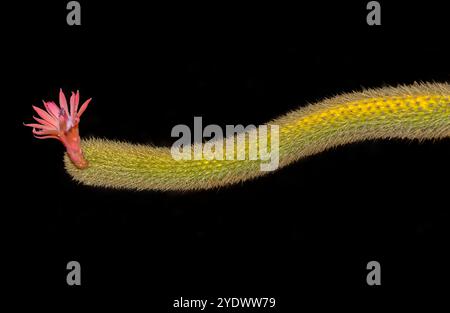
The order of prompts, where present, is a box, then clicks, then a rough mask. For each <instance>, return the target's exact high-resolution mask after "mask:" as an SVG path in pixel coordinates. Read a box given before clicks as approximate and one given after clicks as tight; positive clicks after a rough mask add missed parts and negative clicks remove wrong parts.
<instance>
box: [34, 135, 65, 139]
mask: <svg viewBox="0 0 450 313" xmlns="http://www.w3.org/2000/svg"><path fill="white" fill-rule="evenodd" d="M34 138H37V139H59V138H58V136H36V135H34Z"/></svg>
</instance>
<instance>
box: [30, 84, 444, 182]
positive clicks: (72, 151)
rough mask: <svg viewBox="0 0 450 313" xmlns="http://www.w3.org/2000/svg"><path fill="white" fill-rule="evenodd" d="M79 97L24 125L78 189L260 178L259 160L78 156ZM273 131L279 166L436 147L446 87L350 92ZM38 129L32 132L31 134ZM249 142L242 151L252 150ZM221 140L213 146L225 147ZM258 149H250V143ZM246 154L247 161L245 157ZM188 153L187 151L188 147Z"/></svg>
mask: <svg viewBox="0 0 450 313" xmlns="http://www.w3.org/2000/svg"><path fill="white" fill-rule="evenodd" d="M78 98H79V95H78V93H76V94H73V95H72V97H71V101H70V102H71V111H70V114H69V111H68V110H67V104H66V101H65V98H64V95H62V93H61V95H60V106H61V107H60V108H58V107H57V106H56V105H54V104H53V103H51V102H50V103H44V105H45V106H46V108H47V112H44V111H43V110H40V109H38V108H35V110H36V112H37V113H38V114H39V116H40V117H41V118H42V119H38V118H35V119H36V120H37V121H38V122H40V123H41V124H29V125H27V126H31V127H33V128H34V130H33V133H34V134H35V135H38V136H44V137H40V138H49V137H50V138H57V139H59V140H60V141H62V142H63V144H64V145H65V146H66V149H67V156H68V157H66V158H65V167H66V170H67V172H68V173H69V174H70V175H71V176H72V177H73V178H74V179H75V180H76V181H78V182H81V183H84V184H87V185H92V186H102V187H110V188H126V189H135V190H198V189H211V188H217V187H221V186H226V185H229V184H234V183H237V182H241V181H245V180H248V179H251V178H254V177H257V176H260V175H263V174H266V173H267V172H264V171H261V170H260V164H261V160H250V159H248V158H246V159H245V160H218V159H209V158H206V157H204V158H200V159H193V160H184V159H175V158H173V156H172V154H171V149H170V148H168V147H152V146H145V145H134V144H130V143H124V142H116V141H109V140H102V139H89V140H83V141H82V142H81V146H82V148H83V152H84V156H85V157H86V159H87V160H88V161H89V166H87V161H85V159H84V158H83V153H82V152H81V149H80V141H79V136H78V122H79V118H80V116H81V114H82V113H83V112H84V110H85V109H86V107H87V104H88V103H89V100H88V101H86V102H85V103H84V104H83V106H82V107H81V109H80V110H79V111H78V112H77V111H76V110H77V106H78ZM268 124H270V125H277V126H278V127H279V141H278V143H279V149H278V150H279V165H280V167H282V166H286V165H288V164H290V163H292V162H294V161H296V160H298V159H301V158H303V157H305V156H309V155H313V154H316V153H319V152H322V151H324V150H327V149H329V148H331V147H336V146H339V145H344V144H348V143H352V142H357V141H363V140H371V139H378V138H380V139H391V138H403V139H419V140H422V139H440V138H446V137H450V85H449V84H447V83H443V84H438V83H427V84H414V85H411V86H400V87H395V88H393V87H387V88H379V89H372V90H370V89H369V90H365V91H362V92H354V93H349V94H344V95H341V96H336V97H333V98H330V99H325V100H323V101H321V102H318V103H316V104H312V105H309V106H307V107H303V108H299V109H297V110H295V111H292V112H289V113H287V114H286V115H284V116H281V117H279V118H276V119H274V120H273V121H271V122H270V123H268ZM36 129H38V130H36ZM258 137H259V134H258V135H256V136H249V143H248V145H247V146H246V147H247V148H248V146H250V145H252V144H254V143H255V142H254V141H257V142H259V138H258ZM225 140H227V138H223V139H220V142H219V145H222V144H223V146H225ZM256 144H257V143H256ZM247 148H246V154H248V152H249V151H248V149H247ZM192 150H194V146H192Z"/></svg>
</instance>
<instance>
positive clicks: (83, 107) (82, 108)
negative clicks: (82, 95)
mask: <svg viewBox="0 0 450 313" xmlns="http://www.w3.org/2000/svg"><path fill="white" fill-rule="evenodd" d="M91 100H92V98H89V99H87V100H86V101H85V102H84V103H83V105H82V106H81V108H80V111H78V118H80V117H81V115H82V114H83V112H84V111H85V110H86V109H87V107H88V105H89V102H91Z"/></svg>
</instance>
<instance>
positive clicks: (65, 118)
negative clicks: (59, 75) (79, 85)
mask: <svg viewBox="0 0 450 313" xmlns="http://www.w3.org/2000/svg"><path fill="white" fill-rule="evenodd" d="M91 100H92V98H90V99H88V100H86V101H85V102H84V103H83V105H82V106H81V108H80V110H78V104H79V101H80V92H79V91H77V92H76V93H74V92H72V96H71V97H70V111H69V108H68V106H67V100H66V96H65V95H64V93H63V92H62V90H61V89H60V91H59V107H58V105H56V103H54V102H52V101H50V102H45V101H44V108H45V110H43V109H41V108H38V107H36V106H33V109H34V110H35V111H36V113H37V115H39V117H36V116H33V118H34V119H35V121H36V122H38V123H31V124H25V126H28V127H32V128H33V135H34V136H35V137H36V138H38V139H48V138H53V139H58V140H59V141H61V142H62V143H63V144H64V146H65V147H66V150H67V154H68V155H69V158H70V160H71V161H72V162H73V164H74V165H75V166H76V167H78V168H80V169H84V168H86V167H87V166H88V162H87V161H86V159H85V158H84V156H83V152H82V151H81V140H80V135H79V131H78V125H79V123H80V117H81V115H82V114H83V112H84V111H85V110H86V108H87V106H88V105H89V103H90V102H91Z"/></svg>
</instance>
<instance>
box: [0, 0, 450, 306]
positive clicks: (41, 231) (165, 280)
mask: <svg viewBox="0 0 450 313" xmlns="http://www.w3.org/2000/svg"><path fill="white" fill-rule="evenodd" d="M393 2H394V1H380V3H381V7H382V26H368V25H367V24H366V14H367V10H366V7H365V6H366V3H367V2H366V1H360V2H345V3H344V2H343V1H340V2H339V3H327V2H323V1H318V2H315V3H314V4H308V3H303V2H300V1H298V2H297V3H295V4H293V3H290V4H275V3H273V2H272V3H268V4H262V3H251V4H250V3H247V4H246V5H245V6H244V5H243V4H242V3H234V4H232V3H226V2H213V3H211V1H210V2H209V3H200V2H195V3H184V4H182V5H181V4H178V3H175V2H170V3H169V2H167V3H165V4H147V5H144V4H143V3H140V2H137V1H121V2H117V3H114V2H104V3H103V2H96V3H95V4H94V3H93V2H92V1H80V3H81V8H82V17H81V19H82V25H81V26H72V27H70V26H68V25H67V24H66V14H67V10H66V8H65V5H66V1H60V2H48V3H45V4H44V3H41V2H39V3H36V2H34V3H24V2H21V3H18V4H15V5H14V6H11V7H6V6H4V7H3V18H2V22H3V23H2V24H3V25H4V26H3V29H2V32H3V33H4V36H3V38H4V40H3V43H4V44H3V48H2V50H3V52H4V71H3V75H4V77H5V78H6V81H7V82H6V83H5V84H4V85H3V86H4V87H6V90H5V92H4V101H5V103H3V105H2V107H3V108H2V110H3V118H2V120H3V126H4V127H5V129H4V132H5V133H4V144H5V149H4V151H5V152H4V153H3V156H4V157H5V161H3V167H4V170H3V171H2V172H3V178H4V181H5V182H6V184H5V186H6V187H5V188H4V191H6V196H5V200H4V202H5V209H4V210H3V213H2V214H3V216H4V218H3V221H4V222H5V224H6V225H5V227H4V228H3V229H5V230H6V236H4V239H5V242H6V244H7V245H8V247H11V248H12V249H11V250H10V251H11V252H8V253H5V256H4V258H3V259H4V260H6V261H9V262H8V265H7V267H4V269H5V271H4V272H5V274H6V275H7V276H8V277H9V276H10V277H11V279H12V280H11V284H10V283H9V281H8V286H9V288H8V289H9V290H11V291H18V292H19V293H20V294H22V293H21V292H22V291H23V290H27V291H30V293H27V294H30V295H37V297H36V299H37V300H33V301H32V302H31V303H33V304H34V303H35V302H34V301H39V302H43V303H44V304H55V303H57V304H56V305H57V307H58V308H59V309H64V308H68V307H71V306H72V305H75V304H78V305H81V307H84V308H87V306H88V304H87V302H86V301H87V300H91V301H95V302H96V303H97V304H99V305H100V306H103V305H114V306H115V305H116V304H120V303H122V304H125V305H136V306H142V307H144V308H146V309H148V310H150V311H154V310H155V309H154V308H159V309H160V311H166V310H168V309H170V306H171V303H172V301H173V300H174V299H176V298H179V297H181V296H182V297H185V298H186V297H190V298H195V299H204V298H209V299H211V300H212V299H214V298H215V297H276V298H277V301H278V307H277V308H278V310H280V311H284V312H288V311H292V310H294V311H297V310H300V309H302V308H303V306H305V304H313V305H315V306H316V307H322V306H327V305H331V306H333V307H339V306H340V305H345V306H347V305H350V306H353V305H355V306H357V307H358V308H360V309H366V308H368V307H371V306H373V305H375V304H380V303H385V301H386V300H396V301H397V303H398V304H400V305H403V304H406V303H415V302H416V301H418V300H419V299H421V298H422V297H423V296H424V293H423V291H426V290H428V291H429V290H432V291H433V293H434V292H435V291H445V288H446V284H448V280H447V277H448V271H449V270H448V266H449V258H448V257H447V256H446V252H447V250H448V238H449V226H448V225H449V222H450V213H449V210H448V181H447V179H448V160H449V159H448V158H449V141H448V140H443V141H439V142H431V141H430V142H423V143H418V142H405V141H400V140H394V141H390V142H386V141H376V142H364V143H359V144H352V145H349V146H346V147H341V148H338V149H334V150H332V151H328V152H326V153H322V154H320V155H317V156H314V157H311V158H308V159H305V160H302V161H300V162H298V163H296V164H294V165H292V166H289V167H287V168H283V169H281V170H279V171H277V172H275V173H272V174H270V175H268V176H265V177H263V178H260V179H257V180H254V181H251V182H246V183H244V184H241V185H237V186H231V187H227V188H223V189H220V190H213V191H203V192H196V193H177V192H169V193H162V192H151V191H148V192H133V191H111V190H106V189H101V188H89V187H85V186H81V185H77V184H76V183H74V182H72V181H71V179H70V177H69V176H68V175H67V174H66V173H65V171H64V168H63V163H62V161H61V159H62V156H63V147H62V146H61V145H60V144H59V143H57V142H56V141H52V140H46V141H39V140H36V139H34V138H33V137H32V135H31V131H30V129H28V128H25V127H23V126H22V122H29V121H30V120H31V116H32V114H33V112H32V109H31V105H32V104H34V105H36V104H37V105H40V103H41V102H40V101H41V99H45V100H52V99H53V100H57V96H58V90H59V88H63V89H64V90H65V91H66V93H68V92H69V91H70V90H77V89H79V90H80V93H81V98H82V101H84V99H86V98H88V97H93V102H92V104H91V105H90V106H89V108H88V110H87V111H86V112H85V114H84V116H83V119H82V122H81V134H82V137H89V136H95V137H104V138H109V139H120V140H127V141H130V142H136V143H151V144H155V145H166V146H170V144H171V143H172V142H173V140H174V139H173V138H171V137H170V131H171V129H172V127H173V126H175V125H176V124H180V123H181V124H188V125H192V124H193V116H202V117H203V122H204V124H219V125H221V126H225V125H226V124H244V125H247V124H255V125H257V124H261V123H264V122H266V121H268V120H270V119H272V118H274V117H276V116H278V115H281V114H284V113H285V112H287V111H289V110H293V109H296V108H298V107H299V106H302V105H306V104H307V103H312V102H314V101H318V100H320V99H321V98H324V97H328V96H333V95H335V94H338V93H342V92H350V91H353V90H358V89H361V88H363V87H365V88H370V87H380V86H385V85H397V84H400V83H405V84H406V83H412V82H414V81H448V80H449V73H450V72H449V69H450V62H449V48H448V33H449V26H448V14H446V12H447V11H445V9H444V8H443V7H442V4H443V2H444V1H442V3H439V2H430V1H426V2H423V3H421V4H419V3H418V4H413V3H409V2H400V1H395V4H394V3H393ZM2 150H3V149H2ZM8 213H11V214H8ZM71 260H76V261H79V262H80V263H81V267H82V285H81V286H79V287H76V286H75V287H69V286H67V285H66V274H67V270H66V264H67V262H69V261H71ZM372 260H376V261H378V262H380V263H381V268H382V285H381V286H375V287H370V286H367V284H366V275H367V272H368V271H367V270H366V264H367V263H368V262H369V261H372ZM401 295H405V296H401ZM414 295H418V296H414ZM435 296H436V298H439V293H435ZM25 299H26V298H25ZM59 300H61V301H59ZM18 303H19V304H23V303H25V304H26V303H27V301H21V302H18ZM295 308H296V309H295ZM152 309H154V310H152ZM63 311H64V310H63ZM185 311H186V310H185ZM223 311H226V310H223ZM180 312H182V310H180Z"/></svg>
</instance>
